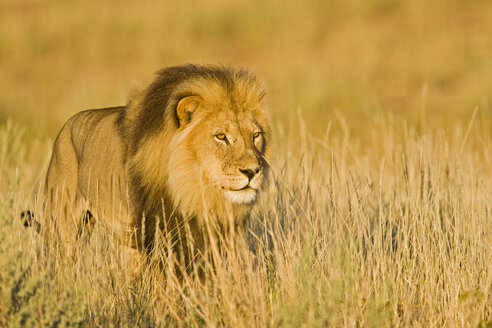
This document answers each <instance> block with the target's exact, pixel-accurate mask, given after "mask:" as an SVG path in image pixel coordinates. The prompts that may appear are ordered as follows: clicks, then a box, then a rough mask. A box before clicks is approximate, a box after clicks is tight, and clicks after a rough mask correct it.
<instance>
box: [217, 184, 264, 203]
mask: <svg viewBox="0 0 492 328" xmlns="http://www.w3.org/2000/svg"><path fill="white" fill-rule="evenodd" d="M257 193H258V191H257V190H255V189H251V188H247V189H242V190H226V191H224V196H225V197H226V198H227V199H228V200H229V201H230V202H231V203H233V204H251V203H253V202H254V201H255V200H256V194H257Z"/></svg>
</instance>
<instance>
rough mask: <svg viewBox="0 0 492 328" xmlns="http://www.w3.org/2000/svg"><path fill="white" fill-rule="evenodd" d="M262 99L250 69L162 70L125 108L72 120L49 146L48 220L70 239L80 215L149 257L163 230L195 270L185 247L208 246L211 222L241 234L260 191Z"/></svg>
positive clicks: (264, 145) (264, 169) (265, 127)
mask: <svg viewBox="0 0 492 328" xmlns="http://www.w3.org/2000/svg"><path fill="white" fill-rule="evenodd" d="M264 97H265V88H264V86H263V84H262V82H260V81H259V80H258V79H257V78H256V77H255V76H254V75H253V74H252V73H251V72H249V71H247V70H243V69H235V68H231V67H226V66H205V65H191V64H188V65H184V66H175V67H169V68H165V69H162V70H160V71H159V72H158V73H157V77H156V78H155V79H154V80H153V82H151V83H150V85H149V86H147V87H146V88H145V89H144V90H143V91H141V92H139V93H138V94H137V95H136V96H135V97H134V98H133V99H132V100H131V101H130V102H129V103H128V104H127V105H126V106H120V107H112V108H104V109H92V110H87V111H83V112H80V113H78V114H76V115H74V116H73V117H71V118H70V119H69V120H68V121H67V122H66V123H65V125H64V126H63V128H62V129H61V131H60V132H59V134H58V136H57V138H56V140H55V143H54V146H53V152H52V157H51V161H50V164H49V168H48V173H47V176H46V181H45V207H44V213H45V218H46V220H51V221H53V222H54V224H55V225H56V226H57V227H58V229H59V230H60V231H61V234H62V235H64V237H65V238H68V236H69V235H70V234H71V232H72V230H73V228H71V227H73V225H74V224H73V222H72V221H71V220H73V217H74V213H75V214H76V213H79V210H80V208H82V209H83V210H84V211H86V214H85V215H84V219H83V221H85V222H87V218H88V217H89V218H90V219H93V218H95V222H96V223H95V224H96V225H104V226H106V227H109V228H110V229H113V231H114V232H115V235H117V236H119V237H120V238H121V239H122V240H124V241H125V243H127V245H128V246H131V247H133V248H136V249H140V250H147V251H148V250H149V249H151V248H152V246H153V241H154V238H155V234H156V231H157V229H159V228H160V229H163V230H165V231H167V232H171V233H170V235H171V236H172V238H173V241H172V242H171V244H173V245H174V247H175V248H174V250H175V252H176V253H181V254H183V253H184V254H185V256H184V257H185V260H187V261H189V260H190V258H189V256H188V255H187V254H188V253H189V251H190V250H189V249H187V246H186V245H187V242H189V239H190V237H191V239H192V241H193V243H194V244H195V246H196V247H198V248H200V247H203V246H204V245H203V243H204V240H205V234H206V232H205V223H206V222H208V221H207V220H213V222H214V224H216V225H217V226H219V227H222V228H224V229H225V227H228V226H230V225H231V224H233V225H234V226H235V227H241V226H244V224H245V222H247V219H248V217H249V213H250V212H251V210H252V207H253V206H254V205H255V203H257V200H258V197H259V194H260V193H262V190H263V189H264V186H265V181H266V180H267V175H268V168H269V164H268V163H269V158H270V156H271V152H272V150H271V149H272V146H271V143H272V141H271V128H270V124H269V120H268V117H267V109H266V106H265V104H264ZM75 217H76V216H75ZM51 221H48V222H51ZM53 222H51V223H53ZM185 224H186V226H187V229H184V228H183V227H184V225H185ZM186 230H187V232H186ZM219 230H220V229H219ZM185 241H186V242H185Z"/></svg>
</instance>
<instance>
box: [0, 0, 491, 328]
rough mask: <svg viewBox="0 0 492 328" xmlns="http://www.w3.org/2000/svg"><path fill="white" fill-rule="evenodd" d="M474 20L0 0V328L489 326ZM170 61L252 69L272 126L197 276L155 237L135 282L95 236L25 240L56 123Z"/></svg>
mask: <svg viewBox="0 0 492 328" xmlns="http://www.w3.org/2000/svg"><path fill="white" fill-rule="evenodd" d="M490 21H492V3H490V2H489V1H485V0H468V1H464V0H440V1H426V0H414V1H403V0H402V1H398V0H372V1H363V0H345V1H341V0H331V1H322V0H309V1H297V0H294V1H289V2H286V1H276V0H271V1H246V0H239V1H234V2H231V1H224V0H207V1H204V2H200V3H195V2H193V1H188V0H186V1H180V2H173V3H171V2H169V3H167V2H157V1H148V2H136V1H126V0H125V1H119V2H115V1H109V2H98V1H95V0H88V1H85V2H83V3H81V2H77V1H71V0H69V1H57V0H48V1H40V0H0V72H1V74H0V90H1V91H2V92H1V95H0V327H4V326H5V327H106V326H109V327H135V326H139V327H168V326H171V327H172V326H176V327H326V326H346V327H358V326H364V327H384V326H396V327H435V326H438V327H440V326H445V327H456V326H457V327H490V326H492V265H491V263H492V202H491V199H492V105H491V100H492V98H491V94H492V78H491V76H492V56H491V55H490V54H491V53H492V37H491V34H490V27H491V25H490ZM186 62H198V63H232V64H234V65H237V66H244V67H247V68H249V69H251V70H253V71H255V72H257V73H258V75H259V76H260V77H262V78H263V79H265V80H266V81H267V83H268V85H269V89H270V92H269V93H270V95H269V103H270V107H271V118H272V122H273V127H274V131H275V149H276V156H275V158H274V161H273V163H272V176H271V182H270V184H269V187H268V190H267V192H266V193H265V195H264V197H263V199H261V202H260V204H259V206H258V208H257V210H256V211H255V212H254V213H252V216H251V222H250V224H249V226H248V229H247V231H246V232H245V233H244V234H243V235H237V236H235V237H234V238H227V239H226V240H223V241H221V242H220V245H221V246H220V249H219V250H218V249H217V248H214V247H210V250H209V252H210V254H209V255H210V256H209V258H210V262H208V263H206V265H205V266H204V269H203V270H204V277H205V278H204V279H202V280H200V279H198V278H197V277H196V276H195V275H193V274H191V275H189V276H188V275H186V276H184V277H183V278H178V277H176V275H175V273H174V272H175V271H174V270H173V268H172V265H171V264H170V263H172V262H171V261H167V258H166V252H165V249H166V240H165V238H163V239H161V240H160V241H162V243H159V244H158V248H157V249H156V252H155V253H154V257H153V258H152V259H151V260H150V264H148V265H143V266H141V267H140V268H138V269H137V270H136V271H135V270H133V269H129V268H128V267H127V262H126V259H125V253H124V252H122V251H121V247H120V246H119V245H117V244H116V243H115V241H114V239H113V238H111V236H108V235H107V234H105V233H104V231H102V230H101V229H99V230H98V229H95V231H94V234H93V235H92V236H91V238H90V240H79V241H76V242H75V250H74V252H72V254H71V255H70V256H67V255H66V254H65V253H64V251H63V249H61V246H60V245H58V244H57V243H56V242H53V241H50V240H45V239H43V238H42V236H40V235H39V234H37V233H36V232H35V231H34V229H25V228H24V227H23V226H22V224H21V221H20V219H19V214H20V212H21V211H22V210H24V209H26V208H31V209H34V210H35V211H36V210H38V211H39V209H40V207H41V202H42V193H41V190H42V185H43V179H44V175H45V173H46V169H47V164H48V160H49V156H50V151H51V149H50V147H51V145H52V142H53V140H54V138H55V136H56V133H57V130H58V129H59V128H60V126H61V124H62V123H63V121H65V120H66V119H67V118H68V117H69V116H71V115H73V114H74V113H75V112H77V111H80V110H82V109H87V108H96V107H105V106H112V105H120V104H123V103H125V102H126V101H127V99H128V98H129V97H130V95H131V94H132V93H133V92H134V91H135V90H136V89H138V88H140V87H142V86H143V85H145V84H146V83H148V82H149V81H150V80H151V78H152V74H153V72H155V71H156V70H157V69H158V68H160V67H164V66H169V65H174V64H181V63H186ZM96 225H97V223H96ZM164 237H165V236H164ZM212 246H213V245H212ZM212 261H213V264H212V263H211V262H212ZM159 263H165V264H166V265H165V266H164V267H162V268H159V265H158V264H159Z"/></svg>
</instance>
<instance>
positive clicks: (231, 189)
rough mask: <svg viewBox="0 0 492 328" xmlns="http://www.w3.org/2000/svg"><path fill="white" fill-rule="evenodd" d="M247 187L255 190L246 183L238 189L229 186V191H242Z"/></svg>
mask: <svg viewBox="0 0 492 328" xmlns="http://www.w3.org/2000/svg"><path fill="white" fill-rule="evenodd" d="M248 189H251V190H254V191H256V189H255V188H252V187H251V186H250V185H249V184H247V185H246V186H244V187H242V188H239V189H233V188H230V189H229V190H230V191H242V190H248Z"/></svg>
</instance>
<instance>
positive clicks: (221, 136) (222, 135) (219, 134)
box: [215, 133, 227, 141]
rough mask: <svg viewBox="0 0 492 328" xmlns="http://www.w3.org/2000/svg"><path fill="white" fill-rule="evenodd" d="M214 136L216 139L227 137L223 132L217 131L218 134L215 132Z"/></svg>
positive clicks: (225, 139) (225, 138)
mask: <svg viewBox="0 0 492 328" xmlns="http://www.w3.org/2000/svg"><path fill="white" fill-rule="evenodd" d="M215 138H216V139H217V140H221V141H227V137H226V135H225V134H223V133H218V134H216V135H215Z"/></svg>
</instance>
